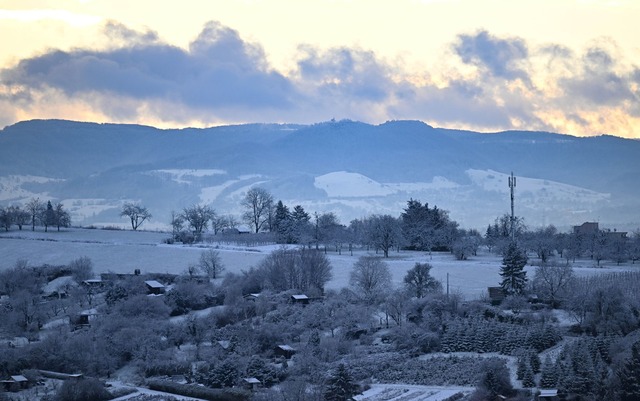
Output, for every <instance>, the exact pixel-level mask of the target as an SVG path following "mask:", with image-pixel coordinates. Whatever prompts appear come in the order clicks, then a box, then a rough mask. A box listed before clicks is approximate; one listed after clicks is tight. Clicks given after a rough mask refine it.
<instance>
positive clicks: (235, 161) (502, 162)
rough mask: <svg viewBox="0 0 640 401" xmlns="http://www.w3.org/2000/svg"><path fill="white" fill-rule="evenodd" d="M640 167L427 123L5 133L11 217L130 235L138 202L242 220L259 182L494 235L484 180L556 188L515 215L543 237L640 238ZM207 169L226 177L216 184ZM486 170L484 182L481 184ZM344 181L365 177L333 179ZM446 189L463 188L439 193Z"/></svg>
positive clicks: (556, 137)
mask: <svg viewBox="0 0 640 401" xmlns="http://www.w3.org/2000/svg"><path fill="white" fill-rule="evenodd" d="M639 167H640V141H636V140H631V139H625V138H619V137H614V136H609V135H603V136H598V137H584V138H583V137H576V136H571V135H565V134H557V133H551V132H537V131H514V130H510V131H503V132H496V133H478V132H473V131H464V130H450V129H446V128H435V127H432V126H430V125H428V124H426V123H424V122H422V121H416V120H395V121H387V122H385V123H382V124H378V125H371V124H367V123H362V122H358V121H350V120H342V121H329V122H321V123H316V124H311V125H301V124H276V123H264V124H262V123H255V124H238V125H228V126H219V127H209V128H179V129H160V128H155V127H151V126H145V125H136V124H114V123H91V122H78V121H69V120H30V121H22V122H19V123H16V124H13V125H11V126H7V127H5V128H3V129H2V130H0V204H12V203H18V204H20V203H24V202H25V201H26V200H28V198H29V196H41V197H42V198H44V197H48V198H52V199H56V200H60V201H64V202H66V203H68V204H71V205H70V206H69V207H72V206H73V205H75V206H73V207H72V213H75V214H74V215H73V216H74V221H75V222H76V223H78V224H94V223H95V224H97V223H105V224H106V223H108V224H119V223H123V221H122V220H121V219H120V218H119V216H118V213H117V212H118V211H119V207H120V205H121V204H122V203H123V202H124V201H127V200H132V201H140V202H142V203H145V204H147V205H148V206H149V208H150V209H153V210H155V212H154V213H153V214H154V215H155V216H156V219H157V221H156V222H157V223H158V224H161V223H162V224H166V222H168V217H167V216H168V214H169V212H170V210H180V209H181V208H182V207H184V206H188V205H189V204H192V203H196V202H201V201H207V202H211V203H213V205H214V207H215V208H216V209H218V210H219V211H220V212H221V213H225V214H226V213H233V214H239V213H240V212H241V210H239V194H241V193H242V191H243V190H244V191H246V189H247V188H248V187H250V186H251V185H254V184H256V183H260V185H262V186H264V187H266V188H267V189H268V190H270V191H271V192H272V193H273V195H274V197H275V198H276V199H282V200H283V201H284V202H285V203H286V204H290V205H291V206H293V205H294V204H302V205H303V206H305V208H307V209H309V210H311V211H334V212H335V213H337V214H338V215H339V216H340V217H341V220H342V221H343V223H345V224H346V223H348V221H349V219H351V218H355V217H362V216H363V215H366V214H367V213H390V214H393V215H398V214H399V213H400V212H401V211H402V208H403V207H404V206H405V204H406V201H407V200H408V199H409V198H411V197H412V198H414V199H420V200H422V201H423V202H429V204H437V205H438V207H441V208H443V209H447V210H449V211H450V213H451V215H452V217H453V218H454V219H457V220H459V222H460V223H461V224H462V225H463V226H469V227H476V228H482V227H486V225H487V224H489V223H491V222H492V221H493V219H495V217H497V216H499V215H501V214H503V213H506V212H507V211H508V202H509V201H508V198H507V199H505V198H504V194H503V193H501V192H495V191H491V190H487V189H486V188H493V187H494V186H493V183H492V184H491V185H488V186H487V185H484V184H482V183H479V182H476V181H475V180H477V179H478V178H477V177H484V178H482V179H484V180H500V179H502V175H506V174H509V173H510V172H511V171H513V172H514V173H515V174H516V175H517V176H521V177H525V178H528V179H532V180H533V179H535V180H542V181H540V182H545V181H548V182H549V183H555V184H553V185H551V184H549V185H548V186H547V188H546V189H545V188H544V187H545V185H543V184H540V185H537V186H536V188H537V189H536V190H535V191H537V192H535V193H529V192H526V191H524V190H523V191H522V192H518V189H517V191H516V196H517V198H516V202H517V203H516V211H517V212H519V213H522V215H523V216H524V217H525V218H526V219H527V221H529V223H530V224H532V225H539V224H549V223H551V222H554V221H556V223H555V224H558V225H560V226H569V225H571V224H578V223H581V222H582V221H587V220H600V221H610V222H611V224H614V225H616V226H618V227H622V226H624V225H627V226H629V227H632V226H633V225H634V224H637V225H640V216H639V215H638V210H640V208H639V207H638V206H640V201H639V199H640V188H638V187H639V186H638V185H637V183H638V181H639V180H638V178H637V174H638V171H640V169H639ZM176 169H178V170H193V171H196V172H197V171H200V172H201V173H196V172H194V173H193V174H194V176H193V178H192V179H191V178H190V179H189V180H184V182H177V181H172V180H171V179H170V177H169V175H170V174H169V175H168V173H153V172H154V171H162V170H176ZM207 169H208V170H211V169H214V170H220V171H224V174H214V175H207V174H203V173H202V171H204V170H207ZM474 171H476V172H477V171H481V172H484V173H482V174H478V173H470V172H474ZM490 171H491V172H494V173H495V174H493V173H489V172H490ZM337 172H344V173H350V174H358V175H360V176H361V177H360V176H356V175H350V176H349V175H348V174H342V175H340V174H334V175H331V174H332V173H337ZM185 174H186V173H185ZM496 174H498V175H500V176H499V177H498V176H497V175H496ZM12 176H15V177H27V176H35V177H44V179H39V180H35V181H34V180H33V179H31V181H29V180H28V179H19V180H18V181H19V182H20V184H19V185H18V186H17V187H16V185H17V184H15V183H16V182H18V181H16V179H14V180H13V181H12V179H10V178H8V177H12ZM490 176H493V177H494V178H488V177H490ZM318 177H323V178H322V183H323V184H322V185H324V187H325V188H328V187H327V185H329V186H331V185H332V184H331V182H330V180H331V179H336V180H349V179H352V180H353V182H346V183H345V182H342V183H337V182H336V185H338V184H339V185H343V186H345V185H346V186H348V185H352V186H355V188H354V191H356V192H357V190H358V188H357V186H358V185H361V184H362V185H364V183H365V182H367V183H369V184H367V185H368V187H367V188H368V189H367V190H368V191H373V189H372V188H374V187H375V185H377V184H371V182H373V183H379V184H381V185H386V187H384V188H386V189H385V190H383V191H377V190H375V191H373V192H371V193H373V194H378V193H379V194H381V195H380V196H371V197H368V198H367V199H359V200H358V202H359V203H358V202H355V201H354V200H353V199H351V198H350V199H348V200H347V199H342V198H340V197H337V196H332V195H331V193H330V192H331V191H329V193H328V192H327V191H325V190H324V189H322V188H319V187H318V186H316V185H315V183H316V181H317V179H318ZM349 177H350V178H349ZM362 177H365V178H362ZM473 177H476V178H473ZM53 179H55V181H54V180H53ZM60 180H63V181H60ZM368 180H370V181H368ZM434 180H436V181H437V182H439V183H443V182H445V181H446V182H448V183H450V184H447V185H445V186H438V185H433V183H434V182H436V181H434ZM443 180H444V181H443ZM3 183H4V184H3ZM397 184H403V185H397ZM405 184H406V185H405ZM409 184H411V185H409ZM485 184H486V183H485ZM371 185H374V186H373V187H372V186H371ZM563 185H564V186H563ZM567 185H568V186H570V187H571V188H574V187H575V188H583V189H584V190H585V191H591V192H593V193H597V194H601V195H602V196H600V195H598V196H595V195H594V196H591V195H589V196H585V199H589V200H588V201H587V200H585V199H580V197H581V195H579V194H580V193H583V194H587V193H591V192H580V191H578V190H577V189H576V190H575V191H576V192H575V195H572V192H571V191H574V190H573V189H572V190H571V191H568V190H567V188H569V187H567ZM552 187H553V188H552ZM375 188H378V187H375ZM389 188H393V190H391V189H389ZM364 189H365V188H363V190H364ZM544 190H546V191H547V193H544ZM540 191H542V192H540ZM554 191H555V192H554ZM567 191H568V192H567ZM494 192H495V193H494ZM14 193H15V196H13V195H12V194H14ZM550 193H554V194H555V195H549V194H550ZM384 194H386V195H384ZM558 194H562V195H558ZM214 195H215V196H214ZM605 195H607V196H605ZM558 196H559V197H560V198H562V199H560V198H558ZM571 196H575V197H576V199H564V198H570V197H571ZM90 202H93V204H94V205H95V204H96V202H102V203H101V205H103V206H104V207H103V208H102V209H103V210H102V209H101V210H102V211H101V212H100V213H97V214H95V215H94V214H90V215H87V214H86V213H84V212H83V210H84V209H83V208H85V206H86V205H88V203H90ZM518 202H519V203H518ZM83 205H84V206H83ZM519 206H520V208H519V209H518V207H519ZM463 219H464V220H463ZM552 219H554V221H552Z"/></svg>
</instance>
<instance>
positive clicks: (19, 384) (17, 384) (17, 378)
mask: <svg viewBox="0 0 640 401" xmlns="http://www.w3.org/2000/svg"><path fill="white" fill-rule="evenodd" d="M0 384H1V385H2V389H3V390H4V391H12V392H15V391H20V390H24V389H26V388H29V379H27V378H26V377H24V376H23V375H14V376H11V377H10V378H9V379H7V380H1V381H0Z"/></svg>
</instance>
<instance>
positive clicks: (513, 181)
mask: <svg viewBox="0 0 640 401" xmlns="http://www.w3.org/2000/svg"><path fill="white" fill-rule="evenodd" d="M515 188H516V177H514V176H513V171H512V172H511V176H510V177H509V189H510V190H511V242H515V241H516V230H515V221H516V215H515V213H514V195H513V191H514V189H515Z"/></svg>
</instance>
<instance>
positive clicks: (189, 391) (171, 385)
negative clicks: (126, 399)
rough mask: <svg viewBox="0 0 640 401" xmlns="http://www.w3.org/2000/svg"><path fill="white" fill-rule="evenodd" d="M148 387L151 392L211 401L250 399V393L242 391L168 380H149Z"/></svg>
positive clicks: (242, 400)
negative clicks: (162, 392) (155, 391)
mask: <svg viewBox="0 0 640 401" xmlns="http://www.w3.org/2000/svg"><path fill="white" fill-rule="evenodd" d="M147 385H148V386H149V388H150V389H151V390H157V391H164V392H166V393H172V394H178V395H184V396H186V397H193V398H202V399H203V400H209V401H245V400H248V399H249V398H250V393H249V392H247V391H245V390H240V389H235V388H234V389H212V388H209V387H202V386H194V385H190V384H181V383H175V382H170V381H167V380H156V379H153V380H148V381H147Z"/></svg>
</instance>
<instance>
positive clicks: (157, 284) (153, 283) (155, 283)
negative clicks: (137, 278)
mask: <svg viewBox="0 0 640 401" xmlns="http://www.w3.org/2000/svg"><path fill="white" fill-rule="evenodd" d="M144 283H145V284H146V285H148V286H149V287H150V288H164V284H162V283H160V282H158V281H156V280H147V281H145V282H144Z"/></svg>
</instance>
